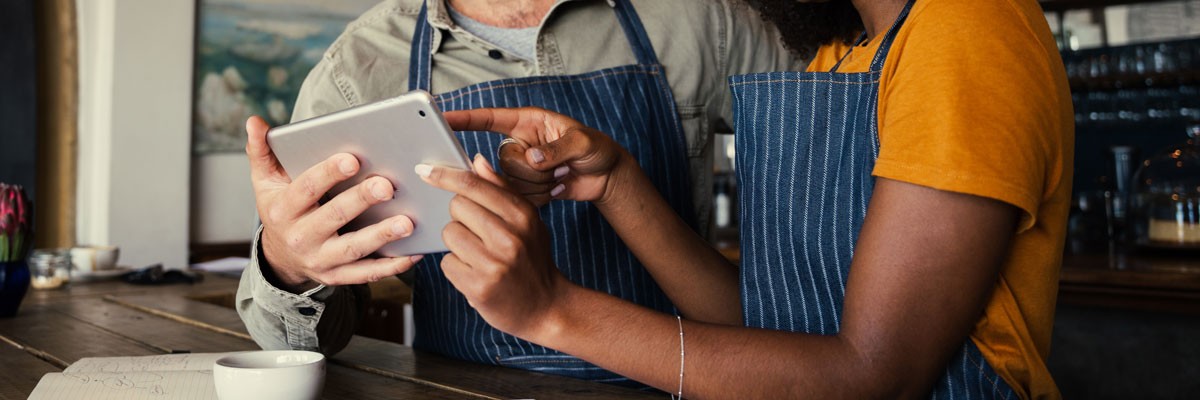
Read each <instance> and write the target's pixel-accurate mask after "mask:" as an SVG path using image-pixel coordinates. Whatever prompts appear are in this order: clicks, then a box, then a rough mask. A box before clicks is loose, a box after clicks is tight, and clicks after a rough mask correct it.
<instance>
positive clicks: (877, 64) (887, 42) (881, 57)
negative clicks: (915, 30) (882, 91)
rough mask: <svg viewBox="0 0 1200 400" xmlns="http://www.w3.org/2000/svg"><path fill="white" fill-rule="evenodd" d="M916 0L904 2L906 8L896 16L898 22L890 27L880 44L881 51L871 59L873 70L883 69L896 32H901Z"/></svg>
mask: <svg viewBox="0 0 1200 400" xmlns="http://www.w3.org/2000/svg"><path fill="white" fill-rule="evenodd" d="M915 2H916V0H908V3H906V4H904V9H903V10H901V11H900V15H899V16H897V17H896V22H893V23H892V27H891V28H888V32H887V35H884V37H883V43H880V44H879V51H876V52H875V59H874V60H871V71H882V70H883V62H884V61H885V60H887V54H888V50H889V49H891V48H892V42H894V41H896V34H897V33H899V32H900V26H901V25H904V20H906V19H908V12H909V11H912V6H913V3H915Z"/></svg>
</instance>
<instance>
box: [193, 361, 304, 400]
mask: <svg viewBox="0 0 1200 400" xmlns="http://www.w3.org/2000/svg"><path fill="white" fill-rule="evenodd" d="M213 380H214V382H215V383H216V386H217V398H219V399H221V400H277V399H278V400H316V399H318V398H320V397H321V389H322V388H323V387H324V386H325V356H324V355H321V353H314V352H311V351H300V350H274V351H248V352H245V353H237V354H232V355H229V356H226V357H222V358H221V359H218V360H217V362H216V363H215V364H214V365H213Z"/></svg>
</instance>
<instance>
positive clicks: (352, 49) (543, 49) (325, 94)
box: [237, 0, 805, 353]
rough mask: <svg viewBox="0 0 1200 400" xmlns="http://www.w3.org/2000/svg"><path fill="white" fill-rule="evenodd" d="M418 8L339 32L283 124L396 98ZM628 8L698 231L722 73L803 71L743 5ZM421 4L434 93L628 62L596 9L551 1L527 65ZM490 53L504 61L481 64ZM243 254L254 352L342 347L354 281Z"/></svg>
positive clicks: (680, 2)
mask: <svg viewBox="0 0 1200 400" xmlns="http://www.w3.org/2000/svg"><path fill="white" fill-rule="evenodd" d="M422 1H423V0H386V1H383V2H382V3H380V4H379V5H378V6H376V7H374V8H372V9H371V10H370V11H368V12H366V13H365V14H363V15H362V16H361V17H359V18H358V19H357V20H356V21H354V22H352V23H351V24H350V25H348V26H347V28H346V31H345V32H344V33H343V34H342V35H341V36H340V37H339V38H338V39H337V40H336V41H335V42H334V43H333V45H331V46H330V47H329V49H328V50H327V51H326V52H325V55H324V57H323V58H322V60H321V61H320V62H319V63H318V64H317V66H316V67H315V68H313V70H312V72H311V73H309V75H308V78H307V79H306V80H305V81H304V86H303V87H302V88H301V90H300V96H299V98H298V99H297V101H296V107H295V110H294V113H293V115H292V120H294V121H298V120H303V119H307V118H311V117H315V116H319V115H323V114H328V113H331V112H334V111H338V110H342V109H346V108H349V107H353V106H357V105H360V104H366V103H370V102H374V101H377V100H382V99H386V98H390V97H395V96H397V95H400V94H403V93H405V92H407V91H408V68H409V52H410V49H411V46H412V38H413V30H414V28H415V26H416V18H417V14H418V13H419V12H420V9H421V3H422ZM632 2H633V5H634V8H636V10H637V12H638V14H639V16H640V17H641V19H642V23H643V24H644V25H645V27H646V31H647V34H648V35H649V37H650V41H651V43H652V44H653V46H654V50H655V52H656V53H657V55H658V58H659V61H660V62H661V63H662V64H663V65H664V67H665V70H666V75H667V81H668V83H669V84H670V86H671V90H672V92H673V93H674V96H675V101H676V103H677V107H678V110H679V118H680V121H681V122H682V125H683V129H684V134H685V135H686V141H687V152H688V158H689V160H690V167H691V168H690V178H691V182H692V186H693V193H692V194H693V198H694V202H695V210H696V213H697V215H696V217H697V221H699V222H700V226H702V227H707V226H708V223H709V219H710V213H711V208H712V169H713V154H712V152H713V146H712V137H713V134H715V133H732V132H731V129H730V128H729V127H730V126H731V125H732V123H733V121H732V114H731V113H732V101H731V99H730V91H729V89H728V87H727V86H726V77H727V76H730V75H737V74H746V73H754V72H766V71H784V70H797V71H802V70H804V67H805V64H804V61H802V60H800V59H798V58H797V57H796V56H795V54H793V53H791V52H789V51H787V50H786V49H785V48H784V47H783V45H782V42H781V41H780V39H779V34H778V32H777V31H776V30H775V29H774V27H773V26H771V25H770V24H769V23H766V22H764V21H763V20H762V19H761V17H760V16H759V15H758V14H757V13H755V12H754V11H753V10H751V9H750V8H749V7H748V6H746V5H745V4H743V2H742V0H632ZM428 3H429V7H428V15H427V18H428V20H429V22H430V24H431V25H432V26H433V27H434V28H435V32H434V35H433V65H434V67H433V71H432V77H431V86H432V88H431V89H432V91H433V92H434V93H440V92H447V91H451V90H455V89H458V88H461V87H464V86H468V85H472V84H475V83H480V82H487V81H493V80H498V79H507V78H519V77H528V76H537V75H570V74H581V73H586V72H592V71H596V70H600V69H604V68H610V67H617V66H622V65H629V64H636V63H637V60H636V59H635V57H634V55H633V52H632V49H631V48H630V47H629V42H628V41H627V40H626V38H625V32H624V31H623V30H622V28H621V26H620V23H619V22H618V21H617V19H616V17H615V13H614V12H613V10H612V9H611V5H610V4H609V3H608V2H607V1H601V0H560V1H559V2H558V4H556V5H555V6H554V8H553V9H552V10H551V11H550V13H549V14H548V15H547V17H546V18H544V19H543V22H542V25H541V27H540V30H539V34H538V38H537V59H536V61H526V60H523V59H521V58H519V57H516V56H513V55H510V54H505V53H503V50H502V49H497V48H496V46H494V45H492V44H491V43H488V42H486V41H484V40H483V39H480V38H478V37H476V36H474V35H472V34H470V33H469V32H466V31H464V30H463V29H461V28H460V27H458V26H456V25H455V24H454V22H453V21H452V20H451V19H450V15H449V13H448V12H447V10H446V5H445V3H444V2H443V1H442V0H429V1H428ZM497 50H498V51H501V54H503V55H504V56H503V57H501V58H500V59H494V58H492V57H491V56H489V52H492V51H497ZM254 247H255V249H256V251H255V252H254V256H253V257H252V263H251V265H250V267H249V268H248V269H247V270H246V272H245V273H244V274H243V276H242V282H241V285H240V287H239V289H238V296H237V308H238V312H239V313H240V314H241V316H242V320H243V321H245V323H246V325H247V327H248V329H249V331H250V333H251V335H252V336H253V337H254V339H255V340H256V341H257V342H258V344H259V345H260V346H262V347H263V348H265V349H288V348H291V349H305V350H321V351H323V352H326V353H332V352H336V351H338V350H340V349H341V348H342V347H343V346H345V344H346V342H348V341H349V339H350V337H351V336H352V335H353V330H354V328H355V327H356V326H357V318H358V316H359V314H360V310H362V309H363V307H365V304H366V302H367V299H368V298H369V295H370V294H369V291H368V290H366V287H365V285H359V286H353V287H337V288H334V287H328V288H327V287H319V288H317V289H314V290H311V291H309V292H306V293H301V294H292V293H288V292H285V291H283V290H279V289H277V288H276V287H275V286H273V285H272V284H271V283H270V282H269V281H268V278H270V277H271V274H270V272H269V271H263V270H262V269H260V265H259V262H258V260H259V259H260V257H259V256H260V253H261V252H260V251H259V249H260V248H259V245H258V235H256V236H255V243H254ZM264 272H265V273H264ZM302 308H303V309H305V310H304V312H303V313H301V312H300V311H299V310H300V309H302ZM314 310H315V312H313V311H314ZM416 323H417V324H420V321H417V322H416Z"/></svg>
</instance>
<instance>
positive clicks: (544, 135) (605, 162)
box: [445, 107, 637, 206]
mask: <svg viewBox="0 0 1200 400" xmlns="http://www.w3.org/2000/svg"><path fill="white" fill-rule="evenodd" d="M445 116H446V121H447V122H448V123H449V124H450V126H451V127H453V128H454V129H455V130H459V131H493V132H500V133H503V134H505V135H508V136H509V137H511V138H513V139H516V140H517V141H518V143H515V144H509V145H506V146H502V147H501V149H500V168H501V169H503V170H504V172H505V173H506V174H507V175H508V177H509V183H508V184H509V186H510V187H511V189H512V190H514V191H516V192H517V193H520V194H521V195H523V196H525V197H526V198H527V199H529V201H531V202H533V203H534V204H535V205H537V206H542V205H544V204H546V203H548V202H550V200H552V199H564V200H576V201H593V202H597V203H603V202H604V201H605V200H606V199H607V196H608V195H609V194H610V193H612V192H613V191H612V190H611V189H612V187H613V186H614V185H615V184H617V180H614V179H612V177H613V176H614V175H615V174H619V173H620V170H621V169H622V168H624V167H626V166H632V167H637V163H636V162H635V161H634V160H633V157H632V156H630V155H629V153H628V152H626V151H625V149H623V148H621V146H620V145H619V144H617V143H616V142H614V141H613V140H612V139H611V138H609V137H608V135H605V134H604V133H602V132H600V131H597V130H595V129H592V128H590V127H588V126H586V125H583V124H582V123H580V122H579V121H576V120H574V119H571V118H570V117H567V116H565V115H562V114H558V113H555V112H553V111H549V110H545V109H541V108H536V107H525V108H513V109H506V108H480V109H474V110H465V111H452V112H447V113H446V114H445Z"/></svg>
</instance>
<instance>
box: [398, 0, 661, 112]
mask: <svg viewBox="0 0 1200 400" xmlns="http://www.w3.org/2000/svg"><path fill="white" fill-rule="evenodd" d="M428 1H444V0H426V2H422V3H421V12H420V13H419V14H417V26H416V29H414V30H413V39H412V51H411V52H410V55H409V64H408V90H409V91H412V90H417V89H420V90H424V91H427V92H430V83H429V82H430V71H431V70H432V69H433V25H430V24H429V13H428V6H427V4H426V3H427V2H428ZM609 4H610V5H612V8H613V12H615V13H616V14H617V21H619V22H620V23H621V29H622V30H624V31H625V39H626V40H628V41H629V47H631V48H632V49H633V55H634V56H635V57H637V62H638V64H641V65H658V64H659V62H658V56H657V55H656V54H655V52H654V46H653V45H652V44H651V43H650V37H649V35H647V34H646V27H645V26H643V25H642V20H641V18H639V17H638V15H637V10H634V9H633V4H632V3H630V0H609Z"/></svg>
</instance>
